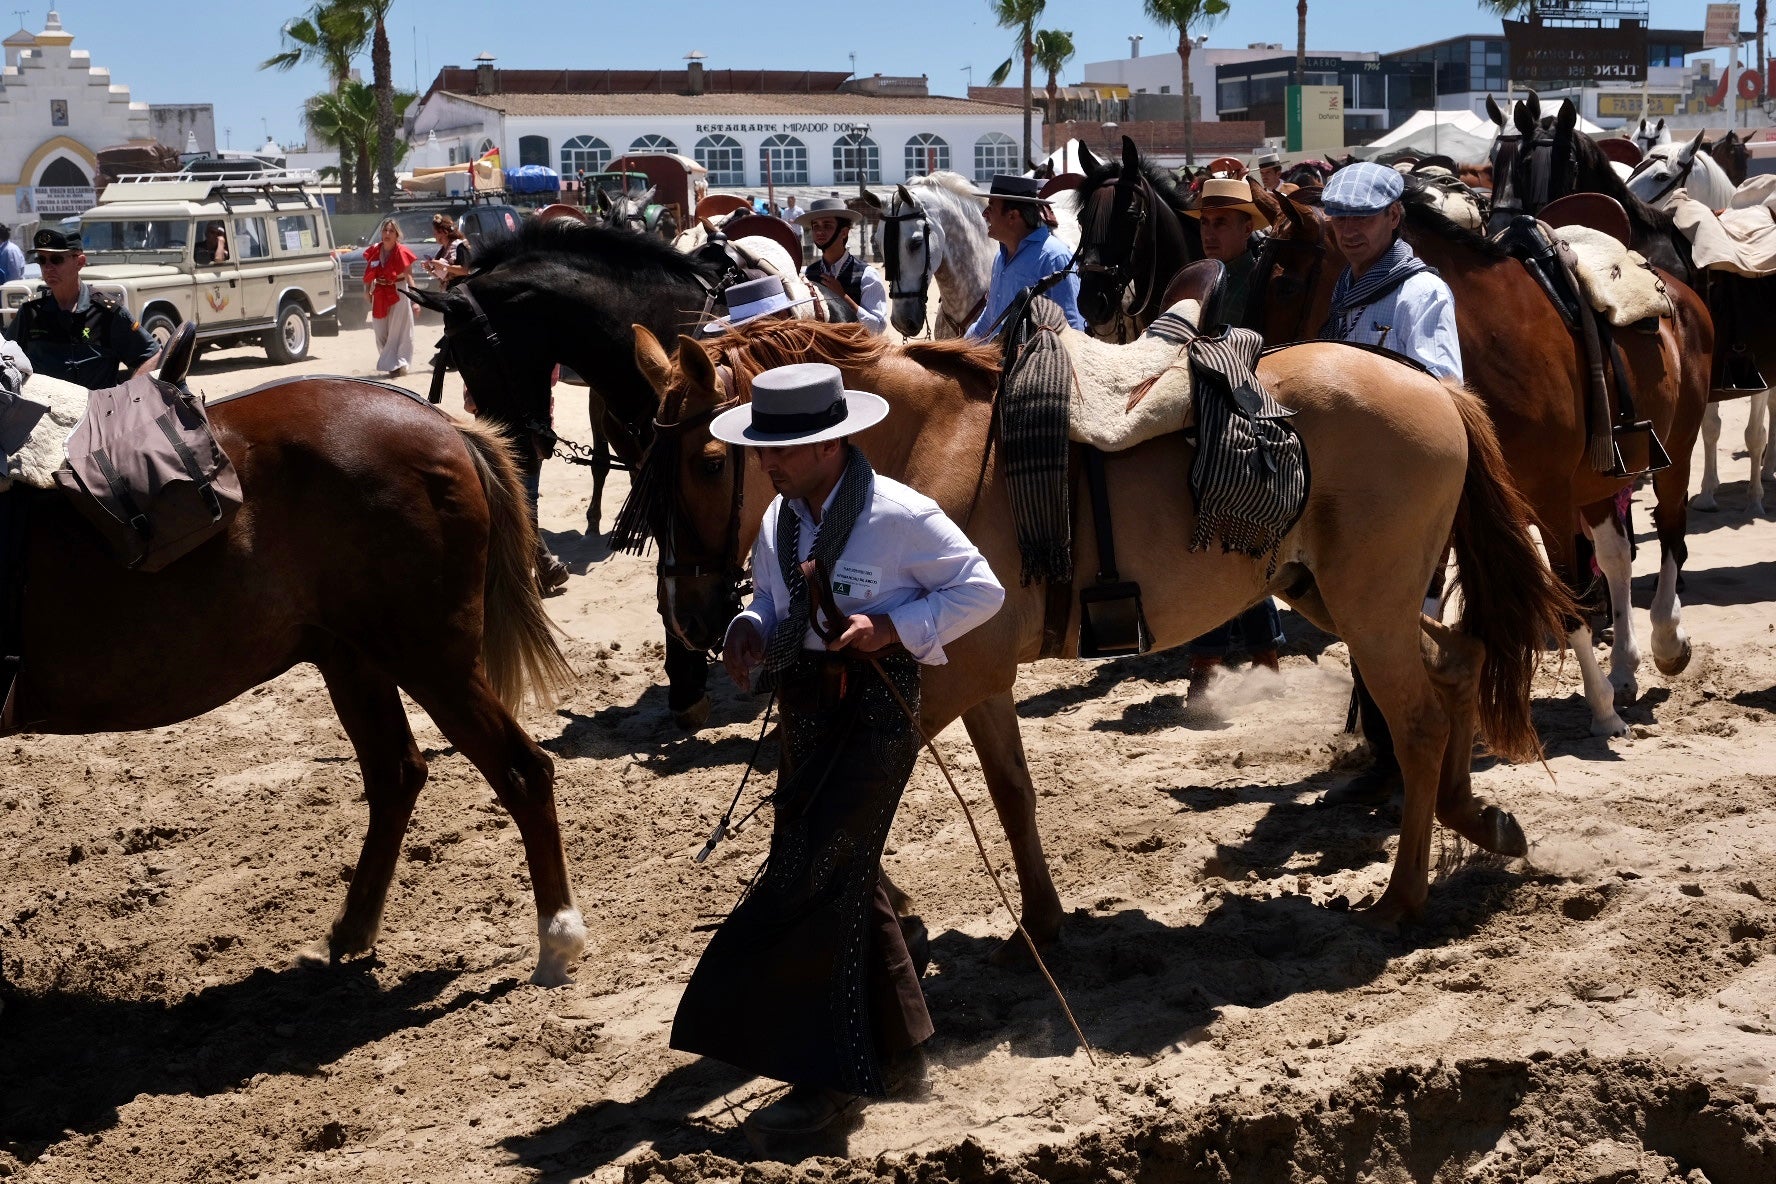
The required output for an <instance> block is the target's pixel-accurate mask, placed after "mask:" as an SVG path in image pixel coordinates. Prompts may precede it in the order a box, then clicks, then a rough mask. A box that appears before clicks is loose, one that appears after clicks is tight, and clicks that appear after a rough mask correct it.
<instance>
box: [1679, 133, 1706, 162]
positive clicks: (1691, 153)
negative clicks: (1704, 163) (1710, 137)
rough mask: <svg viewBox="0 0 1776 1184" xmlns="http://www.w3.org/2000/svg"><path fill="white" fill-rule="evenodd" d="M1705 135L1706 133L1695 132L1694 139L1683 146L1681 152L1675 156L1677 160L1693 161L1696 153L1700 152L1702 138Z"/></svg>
mask: <svg viewBox="0 0 1776 1184" xmlns="http://www.w3.org/2000/svg"><path fill="white" fill-rule="evenodd" d="M1707 134H1708V133H1707V132H1706V131H1700V132H1697V133H1696V138H1695V139H1693V140H1691V141H1690V142H1689V143H1688V144H1685V145H1684V147H1683V151H1682V152H1679V153H1678V154H1677V158H1678V159H1679V160H1694V159H1695V157H1696V153H1698V152H1700V151H1702V137H1703V136H1705V135H1707Z"/></svg>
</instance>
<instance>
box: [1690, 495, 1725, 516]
mask: <svg viewBox="0 0 1776 1184" xmlns="http://www.w3.org/2000/svg"><path fill="white" fill-rule="evenodd" d="M1690 509H1692V510H1700V511H1702V512H1703V513H1704V514H1712V513H1714V512H1715V511H1716V510H1718V509H1720V503H1718V502H1716V501H1715V500H1714V499H1713V498H1712V497H1707V496H1705V495H1703V494H1697V495H1696V496H1695V497H1693V498H1691V499H1690Z"/></svg>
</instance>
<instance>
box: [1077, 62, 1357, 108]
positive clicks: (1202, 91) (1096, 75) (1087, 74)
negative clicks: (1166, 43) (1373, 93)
mask: <svg viewBox="0 0 1776 1184" xmlns="http://www.w3.org/2000/svg"><path fill="white" fill-rule="evenodd" d="M1284 52H1290V53H1292V52H1293V50H1288V51H1285V50H1284V48H1283V46H1282V44H1281V43H1280V42H1273V43H1269V44H1266V43H1263V42H1254V43H1253V44H1251V45H1248V46H1246V48H1244V49H1221V48H1216V47H1211V46H1208V45H1199V46H1197V47H1195V48H1194V49H1192V50H1191V51H1190V89H1191V90H1192V91H1194V92H1195V94H1196V98H1197V101H1198V102H1199V104H1200V105H1201V109H1200V110H1199V111H1198V113H1197V120H1198V121H1199V122H1203V123H1218V122H1220V119H1221V115H1220V111H1219V103H1218V95H1217V91H1216V87H1215V67H1216V66H1238V65H1244V64H1245V63H1247V62H1261V61H1263V60H1265V59H1266V58H1274V57H1277V56H1278V55H1280V54H1282V53H1284ZM1308 56H1309V57H1338V58H1351V59H1359V58H1370V59H1372V58H1374V57H1375V56H1376V55H1375V54H1373V53H1364V54H1358V53H1341V52H1333V51H1329V50H1312V51H1310V52H1309V54H1308ZM1079 77H1080V79H1081V82H1082V85H1083V84H1090V83H1094V82H1096V83H1108V84H1113V85H1117V86H1126V87H1128V88H1129V91H1130V93H1132V94H1137V95H1143V94H1153V95H1176V94H1182V93H1183V92H1184V85H1183V83H1184V67H1183V63H1182V62H1180V61H1179V60H1178V54H1177V51H1176V50H1170V49H1167V50H1160V51H1156V52H1153V53H1148V54H1145V55H1143V54H1141V53H1140V51H1139V48H1138V47H1137V48H1136V51H1135V53H1134V54H1133V55H1132V56H1130V57H1126V58H1111V59H1110V60H1108V61H1104V62H1087V63H1086V64H1085V65H1084V67H1082V69H1081V72H1080V74H1079Z"/></svg>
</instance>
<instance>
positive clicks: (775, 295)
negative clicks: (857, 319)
mask: <svg viewBox="0 0 1776 1184" xmlns="http://www.w3.org/2000/svg"><path fill="white" fill-rule="evenodd" d="M725 297H726V300H727V305H728V315H727V316H725V317H717V318H716V319H715V320H713V321H710V322H709V323H708V324H707V325H704V326H703V332H705V333H725V332H726V331H727V330H729V329H732V328H733V327H734V326H735V325H744V324H745V323H746V322H747V321H752V320H757V319H758V318H759V317H768V316H770V315H771V314H772V313H774V312H782V311H784V310H785V309H789V308H797V307H800V306H801V305H804V304H812V303H814V298H813V297H812V296H804V297H802V299H800V300H791V299H790V298H789V293H788V292H786V291H784V290H783V281H782V280H781V279H779V278H778V277H776V276H774V275H766V276H760V277H759V278H758V279H756V280H747V281H745V282H744V283H739V284H735V285H733V286H732V287H730V288H729V289H728V290H727V292H726V294H725Z"/></svg>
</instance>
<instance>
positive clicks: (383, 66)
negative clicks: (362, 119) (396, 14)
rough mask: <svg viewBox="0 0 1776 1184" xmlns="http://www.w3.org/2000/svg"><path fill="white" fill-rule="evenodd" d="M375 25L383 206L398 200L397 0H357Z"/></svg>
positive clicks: (373, 76)
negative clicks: (391, 31)
mask: <svg viewBox="0 0 1776 1184" xmlns="http://www.w3.org/2000/svg"><path fill="white" fill-rule="evenodd" d="M357 3H358V5H359V6H360V8H361V9H362V11H363V13H364V16H365V18H366V19H367V20H368V21H370V23H371V24H372V25H373V26H374V29H375V32H374V33H373V35H372V37H371V40H370V83H371V85H372V86H373V87H375V89H376V142H377V145H378V147H377V152H376V196H377V199H378V200H379V201H380V202H381V204H382V208H383V209H385V210H387V209H393V208H394V202H395V127H396V122H397V119H396V115H395V70H394V62H393V55H392V54H391V52H390V50H389V35H388V14H389V9H390V8H393V7H394V0H357Z"/></svg>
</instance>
